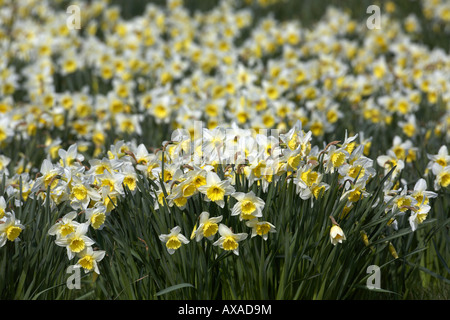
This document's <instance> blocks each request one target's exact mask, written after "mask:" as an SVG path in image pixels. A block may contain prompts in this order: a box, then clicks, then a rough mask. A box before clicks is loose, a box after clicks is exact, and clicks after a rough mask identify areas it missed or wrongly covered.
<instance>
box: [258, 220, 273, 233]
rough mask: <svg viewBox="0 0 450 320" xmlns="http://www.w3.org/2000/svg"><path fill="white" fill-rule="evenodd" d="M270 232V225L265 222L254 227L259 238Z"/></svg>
mask: <svg viewBox="0 0 450 320" xmlns="http://www.w3.org/2000/svg"><path fill="white" fill-rule="evenodd" d="M269 231H270V225H269V224H268V223H267V222H264V223H260V224H258V225H256V233H257V234H258V235H260V236H263V235H265V234H267V233H268V232H269Z"/></svg>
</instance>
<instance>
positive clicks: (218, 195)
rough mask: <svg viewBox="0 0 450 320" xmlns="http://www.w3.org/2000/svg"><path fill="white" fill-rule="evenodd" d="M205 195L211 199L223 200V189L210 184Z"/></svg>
mask: <svg viewBox="0 0 450 320" xmlns="http://www.w3.org/2000/svg"><path fill="white" fill-rule="evenodd" d="M206 195H207V196H208V198H209V199H211V201H217V200H223V197H224V195H225V190H224V189H223V188H221V187H219V186H212V187H209V188H208V191H207V192H206Z"/></svg>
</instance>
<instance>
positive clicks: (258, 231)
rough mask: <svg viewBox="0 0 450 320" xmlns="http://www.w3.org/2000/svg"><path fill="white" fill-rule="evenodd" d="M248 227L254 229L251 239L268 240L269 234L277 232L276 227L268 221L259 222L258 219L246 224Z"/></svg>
mask: <svg viewBox="0 0 450 320" xmlns="http://www.w3.org/2000/svg"><path fill="white" fill-rule="evenodd" d="M245 224H246V225H247V226H248V227H250V228H252V234H251V237H252V238H253V237H255V236H257V235H258V236H261V237H262V238H263V239H264V240H267V239H268V237H269V233H274V232H276V230H275V226H274V225H273V224H271V223H270V222H268V221H259V220H258V218H254V219H252V220H249V221H247V222H246V223H245Z"/></svg>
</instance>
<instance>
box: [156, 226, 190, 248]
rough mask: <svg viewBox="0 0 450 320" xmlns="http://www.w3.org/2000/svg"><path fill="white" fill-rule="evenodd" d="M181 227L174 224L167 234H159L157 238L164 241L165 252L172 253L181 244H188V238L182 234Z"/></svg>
mask: <svg viewBox="0 0 450 320" xmlns="http://www.w3.org/2000/svg"><path fill="white" fill-rule="evenodd" d="M180 232H181V227H179V226H176V227H174V228H172V229H171V230H170V233H169V234H161V235H160V236H159V240H161V241H162V242H164V243H165V245H166V248H167V252H169V254H174V252H175V250H177V249H178V248H180V247H181V244H182V243H184V244H188V243H189V240H188V239H187V238H186V237H185V236H184V235H182V234H181V233H180Z"/></svg>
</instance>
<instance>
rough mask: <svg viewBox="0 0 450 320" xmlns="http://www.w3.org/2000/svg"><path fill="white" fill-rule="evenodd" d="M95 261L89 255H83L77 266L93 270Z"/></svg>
mask: <svg viewBox="0 0 450 320" xmlns="http://www.w3.org/2000/svg"><path fill="white" fill-rule="evenodd" d="M94 261H95V259H94V258H93V257H92V256H90V255H85V256H84V257H83V258H81V259H80V260H78V264H79V265H80V266H82V267H83V268H84V269H86V270H92V269H93V268H94Z"/></svg>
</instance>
